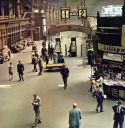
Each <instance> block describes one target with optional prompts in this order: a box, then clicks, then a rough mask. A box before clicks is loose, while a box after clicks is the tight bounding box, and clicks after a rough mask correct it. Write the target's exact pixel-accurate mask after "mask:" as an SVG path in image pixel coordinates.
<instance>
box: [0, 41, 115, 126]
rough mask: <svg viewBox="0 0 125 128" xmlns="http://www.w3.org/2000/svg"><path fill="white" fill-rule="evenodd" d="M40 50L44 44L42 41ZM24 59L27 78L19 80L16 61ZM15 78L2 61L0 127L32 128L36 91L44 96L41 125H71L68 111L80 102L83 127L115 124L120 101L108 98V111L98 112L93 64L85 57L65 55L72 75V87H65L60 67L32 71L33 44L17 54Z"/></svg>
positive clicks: (14, 63)
mask: <svg viewBox="0 0 125 128" xmlns="http://www.w3.org/2000/svg"><path fill="white" fill-rule="evenodd" d="M38 49H39V52H40V49H41V44H40V43H38ZM18 60H21V61H22V62H23V63H24V66H25V72H24V79H25V80H24V82H19V81H18V74H17V71H16V65H17V63H18ZM11 61H12V63H13V65H14V79H13V80H12V81H10V82H9V80H8V64H9V62H6V63H4V64H0V128H31V127H32V123H33V121H34V111H33V108H32V105H31V100H32V95H33V94H34V93H37V94H38V95H39V96H40V98H41V103H42V105H41V118H42V124H40V125H38V126H37V128H68V115H69V110H70V109H71V108H72V104H73V103H74V102H76V103H77V104H78V107H79V108H80V109H81V111H82V120H81V128H112V125H113V111H112V105H114V104H115V103H116V101H112V100H109V99H107V100H105V101H104V112H103V113H96V111H95V107H96V99H95V98H94V97H92V95H91V93H90V92H88V88H89V85H90V83H89V79H88V76H89V75H90V74H91V70H90V67H89V66H88V65H87V64H86V60H84V59H83V58H77V57H75V58H68V57H67V58H65V61H66V64H67V66H68V67H69V70H70V75H69V79H68V88H67V90H64V88H63V81H62V78H61V75H60V73H59V72H58V71H53V72H47V71H45V70H44V74H43V75H42V76H38V75H37V73H35V72H32V69H33V65H32V64H31V47H28V48H27V49H25V50H24V51H22V52H21V53H17V54H13V55H12V57H11Z"/></svg>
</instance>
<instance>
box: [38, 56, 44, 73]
mask: <svg viewBox="0 0 125 128" xmlns="http://www.w3.org/2000/svg"><path fill="white" fill-rule="evenodd" d="M38 65H39V73H38V75H43V74H42V72H43V64H42V58H41V57H39V58H38Z"/></svg>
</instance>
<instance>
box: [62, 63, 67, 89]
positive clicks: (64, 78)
mask: <svg viewBox="0 0 125 128" xmlns="http://www.w3.org/2000/svg"><path fill="white" fill-rule="evenodd" d="M60 73H61V75H62V79H63V82H64V89H65V90H66V88H67V80H68V76H69V69H68V68H67V67H66V65H63V67H62V69H61V71H60Z"/></svg>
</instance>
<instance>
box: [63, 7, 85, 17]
mask: <svg viewBox="0 0 125 128" xmlns="http://www.w3.org/2000/svg"><path fill="white" fill-rule="evenodd" d="M70 16H78V18H82V17H86V10H85V9H78V10H73V11H71V12H70V9H69V8H61V18H62V19H69V18H70Z"/></svg>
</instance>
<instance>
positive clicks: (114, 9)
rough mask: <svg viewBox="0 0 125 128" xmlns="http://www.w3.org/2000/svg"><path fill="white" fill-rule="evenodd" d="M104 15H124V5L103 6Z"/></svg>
mask: <svg viewBox="0 0 125 128" xmlns="http://www.w3.org/2000/svg"><path fill="white" fill-rule="evenodd" d="M102 16H104V17H108V16H109V17H110V16H111V17H114V16H122V5H107V6H103V7H102Z"/></svg>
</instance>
